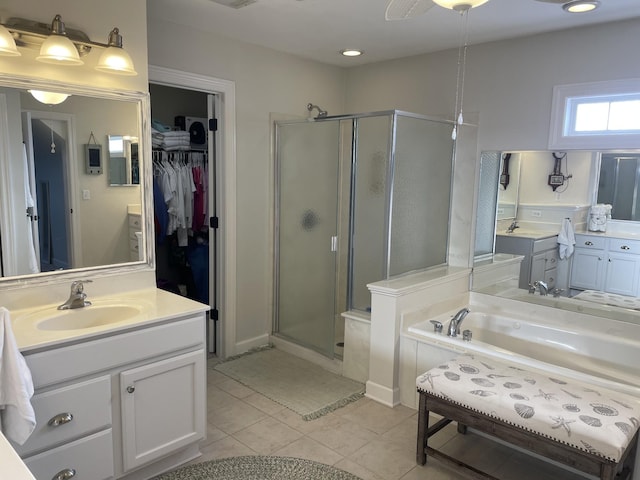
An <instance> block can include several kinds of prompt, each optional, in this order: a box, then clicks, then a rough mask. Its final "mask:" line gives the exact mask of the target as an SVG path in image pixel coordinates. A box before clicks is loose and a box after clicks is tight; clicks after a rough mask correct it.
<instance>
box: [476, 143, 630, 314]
mask: <svg viewBox="0 0 640 480" xmlns="http://www.w3.org/2000/svg"><path fill="white" fill-rule="evenodd" d="M507 153H510V154H511V155H510V156H509V157H508V159H509V165H508V167H507V168H506V169H505V162H504V161H505V159H506V158H507V155H506V154H507ZM554 153H555V154H556V155H555V156H554V155H553V154H554ZM564 153H565V152H546V151H538V152H533V151H526V152H524V151H523V152H515V151H510V152H482V156H481V168H482V164H483V162H484V161H485V159H487V161H488V163H492V162H495V158H496V156H498V157H499V158H500V159H501V163H500V168H499V169H498V168H495V167H494V171H495V175H494V176H493V178H492V179H488V178H484V177H482V176H481V179H480V187H479V196H480V198H478V205H479V206H480V205H487V204H489V205H491V203H492V202H493V208H494V209H495V210H494V211H493V212H491V211H489V212H484V213H483V212H479V213H478V215H479V216H478V222H490V223H492V224H493V225H495V229H494V230H493V232H491V234H486V233H485V235H492V238H486V239H484V240H483V241H484V243H491V242H493V245H494V251H495V255H486V254H483V253H485V252H482V251H476V261H475V262H474V268H478V269H479V270H480V268H481V267H482V266H483V265H487V264H491V263H494V264H495V263H499V262H506V263H509V262H514V256H513V255H512V253H513V252H509V253H510V254H503V253H501V252H500V249H499V248H497V247H495V246H496V245H498V244H499V243H500V242H497V241H496V238H501V239H502V238H506V239H507V240H512V241H516V240H518V239H525V241H529V242H530V244H531V245H537V244H538V243H540V245H545V246H546V247H548V248H549V251H550V252H551V253H552V254H553V255H546V256H545V255H539V253H540V252H538V251H537V250H533V251H532V252H531V253H530V255H531V258H534V259H535V258H536V256H537V257H540V258H539V261H540V262H541V265H542V266H541V267H540V268H541V269H540V270H535V268H536V266H535V265H534V263H535V262H534V261H533V260H531V258H529V259H527V257H526V256H525V260H524V261H527V260H528V261H530V262H532V263H530V264H529V265H530V268H531V272H533V271H537V272H539V273H531V275H533V276H536V275H537V276H536V278H535V279H534V280H542V281H545V280H546V279H545V278H544V273H545V272H553V275H554V277H553V281H554V283H555V285H554V288H558V289H559V291H557V292H556V293H557V294H558V296H557V297H554V295H553V293H554V288H549V290H548V292H545V293H548V295H546V296H544V295H541V293H542V292H541V291H540V290H538V289H536V290H535V293H530V291H529V289H528V288H526V287H527V283H533V282H532V280H531V279H532V278H533V277H529V278H527V281H526V282H525V283H524V287H523V285H522V283H523V282H522V279H518V278H514V277H513V276H511V277H510V278H505V279H501V280H499V281H498V282H497V283H496V282H495V281H491V280H490V281H489V282H488V283H487V282H485V283H484V284H480V283H478V284H476V283H475V282H474V290H476V291H480V292H483V293H490V294H494V295H500V296H505V297H509V298H513V299H516V300H519V301H525V302H530V303H537V304H543V305H547V306H552V307H555V308H560V309H565V310H571V311H579V312H583V313H590V314H593V315H600V316H605V317H608V318H615V319H619V320H625V321H633V322H636V323H637V322H640V308H637V307H636V304H637V305H638V306H640V302H638V301H637V297H638V293H639V292H640V250H638V251H637V252H636V251H635V247H636V246H638V247H639V248H640V222H638V221H636V220H637V219H640V206H639V204H640V195H638V194H639V193H640V192H638V188H639V187H640V151H634V150H631V151H630V150H625V151H602V152H595V151H568V152H566V156H564V157H563V156H562V155H563V154H564ZM558 157H561V158H562V161H561V162H558V161H557V158H558ZM514 160H515V161H516V162H517V164H518V167H517V168H518V170H519V178H517V179H516V177H514V174H515V171H514V167H515V165H514ZM558 169H559V170H558ZM556 170H558V171H559V172H560V175H562V179H563V182H562V184H561V185H559V186H557V187H556V188H555V189H554V188H552V187H553V186H552V185H550V184H549V177H550V175H552V174H555V173H556ZM505 174H506V175H509V177H508V178H509V181H508V187H507V189H504V187H503V184H504V183H505V181H504V180H505V176H504V175H505ZM554 180H555V178H554ZM483 181H484V182H494V183H493V184H491V185H489V184H488V185H486V186H485V185H483ZM496 184H497V185H498V193H497V195H496V194H495V193H490V192H496V188H495V185H496ZM512 186H513V187H514V190H513V191H514V192H516V193H515V195H514V197H512V199H509V200H506V199H505V193H506V192H508V190H509V189H511V188H512ZM487 192H489V193H487ZM483 195H485V196H487V195H491V196H492V198H482V197H483ZM493 195H495V196H493ZM596 203H607V204H611V205H612V206H613V210H612V217H611V218H612V219H611V220H609V222H608V226H607V228H606V232H592V231H589V230H588V218H589V212H590V207H591V206H592V205H594V204H596ZM491 208H492V207H489V210H490V209H491ZM512 212H513V215H511V213H512ZM636 212H637V213H636ZM565 219H568V220H569V222H570V225H571V229H572V230H573V231H574V233H575V235H576V245H575V251H574V252H572V254H571V255H570V256H569V257H568V258H566V259H561V258H558V256H557V253H558V244H557V237H556V235H558V233H560V231H561V229H562V226H563V222H564V220H565ZM514 220H516V221H517V225H518V227H519V228H517V229H516V230H514V231H513V232H511V233H509V232H508V231H507V230H508V227H509V225H510V224H511V223H512V222H513V221H514ZM479 231H480V232H482V230H481V229H480V230H479ZM541 240H542V241H541ZM545 242H546V243H545ZM635 242H638V244H637V245H636V243H635ZM479 243H482V242H479V240H478V239H476V246H477V245H478V244H479ZM600 245H602V248H601V249H600V250H598V251H597V252H594V251H593V250H588V249H589V248H590V249H593V248H595V247H598V246H600ZM618 250H620V251H618ZM518 255H520V253H518ZM623 255H627V256H623ZM550 259H551V261H552V262H555V263H554V265H553V268H551V266H550V265H549V261H550ZM524 261H523V263H524ZM515 262H516V263H519V260H515ZM583 262H592V263H591V264H589V263H583ZM583 265H584V266H583ZM545 269H546V270H545ZM585 272H587V278H589V279H595V280H594V282H593V284H592V285H591V286H588V287H587V286H585V285H584V284H583V283H581V282H582V280H581V279H578V278H577V277H578V276H579V275H582V274H584V273H585ZM518 273H521V271H518V269H517V268H516V277H517V276H518ZM538 276H539V277H540V278H537V277H538ZM502 280H504V281H502ZM583 290H586V291H587V292H591V291H592V290H593V291H596V293H597V294H595V295H580V296H579V297H577V298H576V297H575V295H578V294H580V293H582V291H583ZM600 293H603V295H600ZM583 297H591V298H589V299H588V301H587V300H584V299H582V298H583ZM594 302H595V303H594ZM620 305H625V307H621V306H620Z"/></svg>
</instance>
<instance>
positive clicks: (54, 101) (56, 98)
mask: <svg viewBox="0 0 640 480" xmlns="http://www.w3.org/2000/svg"><path fill="white" fill-rule="evenodd" d="M29 93H30V94H31V95H32V96H33V98H35V99H36V100H38V101H39V102H40V103H44V104H46V105H58V104H59V103H62V102H64V101H65V100H66V99H67V98H69V97H70V95H69V94H68V93H57V92H45V91H44V90H29Z"/></svg>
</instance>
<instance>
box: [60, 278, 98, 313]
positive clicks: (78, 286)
mask: <svg viewBox="0 0 640 480" xmlns="http://www.w3.org/2000/svg"><path fill="white" fill-rule="evenodd" d="M87 282H91V280H76V281H75V282H73V283H72V284H71V294H70V295H69V298H67V301H66V302H64V303H63V304H62V305H60V306H59V307H58V310H69V309H72V308H83V307H88V306H89V305H91V302H90V301H89V300H87V294H86V293H84V284H85V283H87Z"/></svg>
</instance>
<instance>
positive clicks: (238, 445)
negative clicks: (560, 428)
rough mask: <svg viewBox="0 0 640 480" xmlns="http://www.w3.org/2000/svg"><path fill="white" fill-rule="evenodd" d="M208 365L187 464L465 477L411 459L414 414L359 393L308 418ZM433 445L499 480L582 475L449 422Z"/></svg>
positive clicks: (389, 478)
mask: <svg viewBox="0 0 640 480" xmlns="http://www.w3.org/2000/svg"><path fill="white" fill-rule="evenodd" d="M214 365H215V359H212V360H210V361H209V368H208V369H207V374H208V378H207V388H208V434H207V439H206V440H205V441H203V442H202V445H201V450H202V456H201V457H199V458H198V459H196V460H194V462H193V463H198V462H203V461H207V460H213V459H217V458H224V457H230V456H237V455H279V456H292V457H300V458H307V459H311V460H315V461H318V462H322V463H325V464H328V465H335V466H336V467H338V468H341V469H343V470H346V471H348V472H351V473H353V474H354V475H357V476H359V477H360V478H362V479H363V480H426V479H428V480H454V479H466V478H468V477H467V476H465V475H464V474H463V473H461V472H460V471H456V470H453V469H450V468H448V467H447V466H444V465H442V464H440V463H439V462H437V461H435V460H430V461H429V463H428V464H427V465H426V466H424V467H422V466H418V465H416V462H415V442H416V426H417V412H416V411H415V410H412V409H410V408H407V407H404V406H399V407H396V408H393V409H392V408H388V407H385V406H383V405H381V404H379V403H376V402H374V401H372V400H369V399H367V398H362V399H360V400H358V401H357V402H354V403H352V404H350V405H348V406H346V407H344V408H341V409H338V410H336V411H335V412H332V413H330V414H328V415H325V416H324V417H321V418H319V419H316V420H312V421H309V422H305V421H303V420H302V419H301V418H300V416H299V415H297V414H296V413H294V412H292V411H291V410H289V409H287V408H285V407H283V406H281V405H279V404H277V403H275V402H273V401H271V400H269V399H268V398H266V397H264V396H262V395H260V394H258V393H256V392H254V391H253V390H251V389H249V388H247V387H245V386H243V385H241V384H240V383H238V382H236V381H235V380H232V379H230V378H229V377H227V376H225V375H223V374H222V373H220V372H218V371H216V370H213V366H214ZM431 442H432V445H433V446H434V447H435V448H438V449H441V450H442V451H444V452H445V453H447V454H448V455H451V456H454V457H456V458H459V459H461V460H463V461H465V462H467V463H470V464H472V465H474V466H475V467H477V468H480V469H483V470H485V471H487V472H488V473H490V474H492V475H495V476H496V477H498V478H500V479H505V480H512V479H513V480H578V479H583V478H584V477H582V476H580V475H577V474H573V473H570V472H567V471H565V470H563V469H560V468H558V467H554V466H551V465H549V464H547V463H545V462H543V461H540V460H536V459H533V458H531V457H529V456H527V455H524V454H521V453H518V452H514V451H513V450H511V449H509V448H507V447H504V446H502V445H499V444H497V443H495V442H493V441H491V440H488V439H486V438H483V437H481V436H478V435H476V434H474V433H469V434H467V435H458V434H457V433H456V429H455V425H449V426H448V427H447V428H445V429H443V430H442V431H440V432H439V433H438V434H437V435H435V436H434V437H432V439H431Z"/></svg>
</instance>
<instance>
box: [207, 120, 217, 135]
mask: <svg viewBox="0 0 640 480" xmlns="http://www.w3.org/2000/svg"><path fill="white" fill-rule="evenodd" d="M209 131H211V132H217V131H218V119H217V118H210V119H209Z"/></svg>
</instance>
